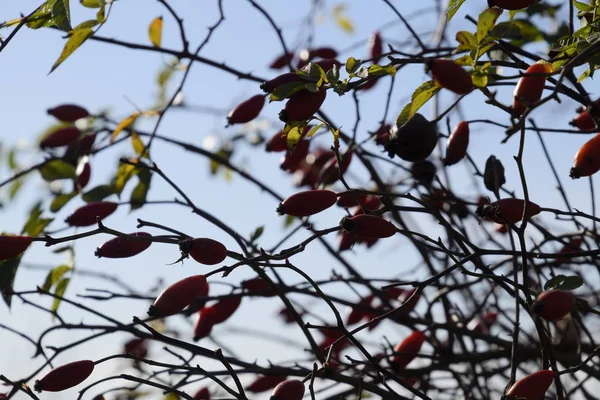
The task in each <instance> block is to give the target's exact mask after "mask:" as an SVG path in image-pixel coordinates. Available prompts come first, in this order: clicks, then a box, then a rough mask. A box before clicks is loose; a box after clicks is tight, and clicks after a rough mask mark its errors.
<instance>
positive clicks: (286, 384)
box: [270, 379, 304, 400]
mask: <svg viewBox="0 0 600 400" xmlns="http://www.w3.org/2000/svg"><path fill="white" fill-rule="evenodd" d="M302 397H304V383H302V381H299V380H297V379H290V380H287V381H283V382H281V383H280V384H279V385H277V386H276V387H275V389H274V390H273V393H272V394H271V399H270V400H302Z"/></svg>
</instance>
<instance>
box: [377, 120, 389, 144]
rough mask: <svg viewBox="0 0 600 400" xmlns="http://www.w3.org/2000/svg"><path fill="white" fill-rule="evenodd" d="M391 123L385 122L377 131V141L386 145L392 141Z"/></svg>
mask: <svg viewBox="0 0 600 400" xmlns="http://www.w3.org/2000/svg"><path fill="white" fill-rule="evenodd" d="M390 129H392V126H391V125H390V124H385V125H383V126H382V127H381V128H379V130H378V131H377V132H375V143H377V144H378V145H381V146H385V145H386V144H387V143H388V142H389V141H390Z"/></svg>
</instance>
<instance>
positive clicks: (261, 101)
mask: <svg viewBox="0 0 600 400" xmlns="http://www.w3.org/2000/svg"><path fill="white" fill-rule="evenodd" d="M264 105H265V96H263V95H262V94H257V95H256V96H252V97H250V98H249V99H248V100H246V101H243V102H241V103H240V104H238V105H237V106H236V107H235V108H234V109H233V110H231V112H229V115H228V116H227V125H228V126H229V125H233V124H244V123H246V122H250V121H252V120H253V119H254V118H256V117H258V114H260V112H261V110H262V109H263V107H264Z"/></svg>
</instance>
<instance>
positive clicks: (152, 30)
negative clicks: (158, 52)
mask: <svg viewBox="0 0 600 400" xmlns="http://www.w3.org/2000/svg"><path fill="white" fill-rule="evenodd" d="M162 29H163V17H156V18H154V19H153V20H152V22H150V26H149V27H148V38H149V39H150V43H152V44H153V45H154V47H160V44H161V42H162Z"/></svg>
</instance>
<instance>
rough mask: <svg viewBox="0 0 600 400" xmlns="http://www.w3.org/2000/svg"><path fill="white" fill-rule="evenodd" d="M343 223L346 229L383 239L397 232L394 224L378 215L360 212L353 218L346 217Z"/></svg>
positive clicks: (357, 233)
mask: <svg viewBox="0 0 600 400" xmlns="http://www.w3.org/2000/svg"><path fill="white" fill-rule="evenodd" d="M341 225H342V228H344V230H345V231H347V232H349V233H354V234H356V235H360V236H363V237H367V238H379V239H381V238H387V237H392V236H394V235H395V234H396V227H395V226H394V224H392V223H391V222H390V221H388V220H386V219H384V218H382V217H379V216H377V215H370V214H360V215H356V216H354V217H351V218H348V217H344V218H343V219H342V222H341Z"/></svg>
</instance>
